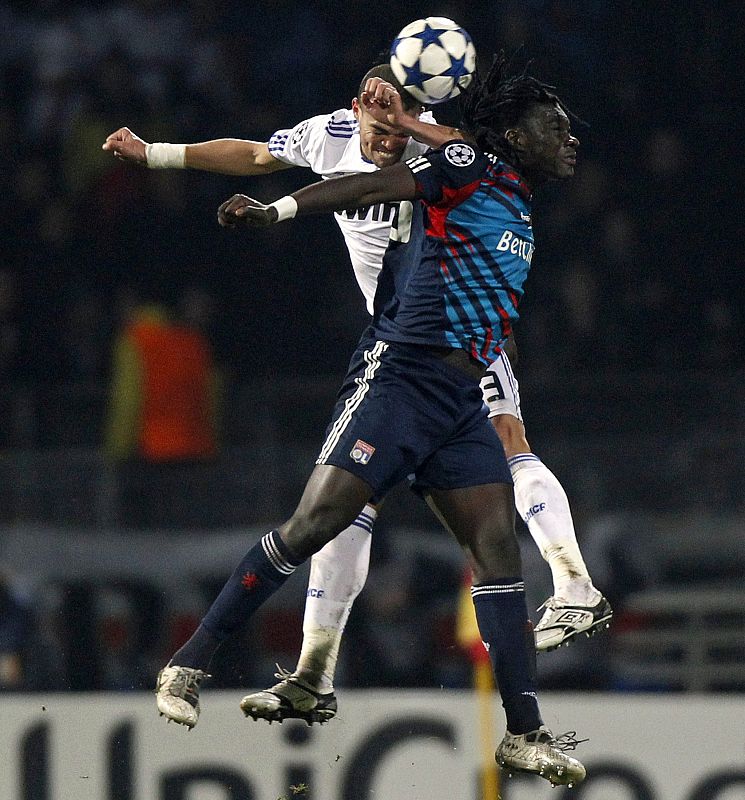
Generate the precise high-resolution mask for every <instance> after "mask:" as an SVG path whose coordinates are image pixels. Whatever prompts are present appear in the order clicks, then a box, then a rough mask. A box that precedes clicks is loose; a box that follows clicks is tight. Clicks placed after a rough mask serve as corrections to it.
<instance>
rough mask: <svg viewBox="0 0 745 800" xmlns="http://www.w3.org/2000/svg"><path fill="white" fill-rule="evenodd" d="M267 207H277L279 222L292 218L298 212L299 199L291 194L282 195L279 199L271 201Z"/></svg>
mask: <svg viewBox="0 0 745 800" xmlns="http://www.w3.org/2000/svg"><path fill="white" fill-rule="evenodd" d="M267 207H268V208H276V209H277V222H282V220H285V219H292V218H293V217H294V216H295V214H297V200H295V198H294V197H292V195H289V194H286V195H285V196H284V197H280V198H279V200H275V201H274V202H273V203H269V205H268V206H267Z"/></svg>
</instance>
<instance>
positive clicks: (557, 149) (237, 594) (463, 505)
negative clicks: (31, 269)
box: [158, 58, 585, 784]
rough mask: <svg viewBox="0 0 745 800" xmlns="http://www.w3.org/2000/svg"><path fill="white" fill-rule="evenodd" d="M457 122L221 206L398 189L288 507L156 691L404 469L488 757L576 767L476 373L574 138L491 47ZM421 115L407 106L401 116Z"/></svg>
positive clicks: (557, 775) (518, 286) (302, 210)
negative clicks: (487, 731) (453, 608)
mask: <svg viewBox="0 0 745 800" xmlns="http://www.w3.org/2000/svg"><path fill="white" fill-rule="evenodd" d="M386 91H388V90H387V89H385V88H384V89H382V90H381V94H380V95H378V96H376V97H373V98H369V99H370V102H371V111H373V112H374V109H373V108H372V105H374V104H375V102H376V101H377V102H378V104H379V105H380V106H381V108H382V107H383V106H384V103H385V101H386V98H385V92H386ZM464 122H465V126H464V127H465V131H466V132H467V134H468V139H460V140H454V141H451V142H449V143H447V144H446V145H444V146H443V147H442V148H440V149H439V150H437V151H434V152H432V153H429V154H426V155H420V156H416V157H414V158H412V159H409V160H408V161H407V162H406V163H400V164H396V165H393V166H391V167H389V168H387V169H385V170H381V171H379V172H376V173H372V174H369V175H355V176H350V177H347V178H341V179H339V180H334V181H326V182H323V183H320V184H314V185H312V186H310V187H306V188H305V189H301V190H299V191H298V192H295V193H294V194H293V195H290V196H286V197H283V198H280V199H279V200H278V201H276V202H274V203H272V204H270V205H268V206H265V205H263V204H260V203H257V202H256V201H254V200H252V199H251V198H247V197H245V196H243V195H239V196H236V197H234V198H232V199H231V200H229V201H227V202H226V203H224V204H223V205H222V206H221V207H220V210H219V219H220V222H221V223H222V224H223V225H228V226H230V225H235V224H238V223H239V222H240V223H248V224H251V225H267V224H274V223H277V222H281V221H283V220H285V219H289V218H292V217H294V216H296V215H297V214H308V213H315V212H323V211H332V210H335V209H341V208H354V207H360V206H367V205H374V204H376V203H385V202H391V201H394V200H399V201H408V202H404V203H402V205H401V208H400V211H399V216H398V223H397V225H396V226H395V229H394V232H393V236H392V238H393V239H394V242H395V243H394V244H393V245H392V246H391V248H390V249H389V251H388V253H387V254H386V257H385V259H384V266H383V271H382V273H381V277H380V280H379V282H378V289H377V293H376V297H375V314H374V317H373V322H372V325H371V326H370V327H369V328H368V329H367V330H366V331H365V333H364V334H363V336H362V339H361V341H360V344H359V346H358V349H357V351H356V352H355V354H354V355H353V357H352V360H351V362H350V365H349V370H348V373H347V378H346V380H345V382H344V385H343V386H342V389H341V390H340V393H339V397H338V401H337V405H336V407H335V409H334V413H333V417H332V420H331V423H330V425H329V427H328V429H327V435H326V440H325V442H324V444H323V446H322V448H321V452H320V454H319V456H318V459H317V461H316V466H315V468H314V470H313V472H312V474H311V476H310V478H309V480H308V483H307V485H306V487H305V491H304V493H303V495H302V497H301V499H300V502H299V504H298V507H297V509H296V510H295V512H294V513H293V515H292V516H291V518H290V519H289V520H288V521H287V522H285V523H284V524H283V525H281V526H280V527H279V528H278V529H276V530H273V531H271V532H269V533H268V534H266V536H264V537H263V539H262V540H261V542H260V543H258V544H257V545H255V546H254V547H252V548H251V549H250V550H249V551H248V553H247V554H246V556H245V557H244V558H243V560H242V561H241V563H240V564H239V565H238V566H237V568H236V569H235V571H234V572H233V574H232V575H231V577H230V578H229V579H228V581H227V583H226V584H225V586H224V587H223V589H222V591H221V592H220V594H219V595H218V597H217V598H216V600H215V601H214V603H213V604H212V606H211V607H210V609H209V610H208V612H207V614H206V615H205V617H204V619H203V620H202V623H201V624H200V626H199V627H198V629H197V630H196V632H195V633H194V635H193V636H192V637H191V639H189V641H188V642H187V643H186V644H185V645H184V646H183V647H181V648H180V649H179V650H178V651H177V652H176V653H175V654H174V656H173V657H172V658H171V660H170V662H169V665H168V667H167V668H166V669H168V670H170V671H172V674H173V676H174V680H173V681H171V682H170V684H169V691H168V692H165V691H164V692H162V693H159V696H158V705H159V708H161V710H163V708H164V707H166V706H167V712H168V715H169V717H170V718H172V719H177V716H178V713H179V712H180V711H181V712H183V719H184V721H186V720H187V719H188V715H189V713H190V712H191V711H193V710H195V708H196V706H197V703H198V691H199V685H200V681H201V680H202V679H203V677H204V675H205V674H206V669H207V668H208V665H209V661H210V659H211V657H212V655H213V654H214V652H215V650H216V649H217V648H218V647H219V645H220V644H221V642H223V641H224V640H225V639H226V638H227V637H229V636H230V635H231V634H232V633H234V632H235V631H236V630H237V629H238V628H239V627H241V626H242V625H243V624H244V623H245V621H246V620H247V619H248V617H250V615H251V614H252V613H253V612H254V611H255V610H256V609H257V608H258V607H259V606H260V605H261V604H262V603H263V602H264V600H266V599H267V598H268V597H269V596H271V594H273V593H274V592H275V591H276V590H277V589H278V588H279V587H280V586H281V585H282V584H283V583H284V581H285V580H286V579H287V578H288V577H289V575H291V574H292V572H293V571H294V570H295V569H296V567H297V566H298V565H299V564H300V563H302V562H303V561H304V560H306V559H307V558H309V557H310V556H311V555H312V554H313V553H315V552H318V551H319V550H320V549H321V548H322V547H323V546H324V545H325V544H326V543H327V542H329V541H330V540H332V539H333V538H334V537H335V536H337V535H338V534H339V533H340V532H341V531H342V530H344V528H345V527H346V526H348V525H349V524H350V523H351V522H352V521H353V520H354V519H355V518H356V517H357V515H358V514H359V513H360V511H361V510H362V509H363V508H364V506H365V504H366V503H368V502H369V500H370V499H371V498H372V497H375V496H382V495H384V494H385V493H386V491H387V490H388V489H390V488H391V487H393V486H395V485H396V484H397V483H399V482H401V481H403V480H405V479H406V478H407V477H408V476H410V475H413V476H414V484H413V485H414V488H415V489H416V490H417V491H419V492H420V493H421V494H422V495H423V496H424V497H425V498H426V499H427V501H428V503H429V504H430V505H431V507H432V508H433V510H434V511H435V513H436V514H437V515H438V517H439V518H440V519H441V521H442V522H443V524H444V525H445V526H446V527H447V528H448V529H449V530H450V531H451V532H452V533H453V535H454V536H455V538H456V539H457V541H458V542H459V543H460V545H461V546H462V548H463V550H464V553H465V555H466V557H467V559H468V562H469V565H470V567H471V571H472V574H473V587H472V596H473V600H474V606H475V609H476V616H477V619H478V623H479V629H480V632H481V636H482V639H483V641H484V643H485V645H486V647H487V650H488V651H489V654H490V657H491V660H492V665H493V668H494V673H495V678H496V682H497V686H498V687H499V691H500V695H501V697H502V704H503V707H504V710H505V716H506V720H507V732H506V734H505V736H504V738H503V740H502V742H501V744H500V746H499V748H498V750H497V753H496V758H497V760H498V761H499V763H500V764H502V765H503V766H504V767H506V768H508V769H511V770H519V771H526V772H532V773H536V774H539V775H541V776H542V777H544V778H546V779H547V780H549V781H550V782H551V783H553V784H574V783H577V782H579V781H581V780H582V779H583V778H584V776H585V769H584V767H583V766H582V764H581V763H580V762H579V761H577V760H576V759H574V758H572V757H570V756H568V755H567V754H566V753H565V752H564V748H563V747H562V746H561V744H560V743H559V742H558V741H557V740H556V739H555V738H554V737H553V735H552V734H551V732H550V731H549V730H548V729H547V728H546V727H545V726H544V725H543V720H542V718H541V714H540V710H539V707H538V700H537V696H536V678H535V674H534V668H533V652H534V647H533V641H532V635H530V636H528V635H526V634H529V633H530V632H531V626H530V623H529V618H528V614H527V609H526V606H525V597H524V584H523V580H522V574H521V564H520V552H519V547H518V544H517V539H516V536H515V530H514V500H513V494H512V479H511V475H510V470H509V467H508V464H507V461H506V458H505V454H504V449H503V447H502V445H501V443H500V441H499V438H498V436H497V434H496V432H495V430H494V428H493V427H492V426H491V425H490V424H489V421H488V419H487V413H486V409H485V406H484V404H483V401H482V395H481V391H480V387H479V383H480V380H481V379H482V377H483V374H484V371H485V369H486V367H487V366H488V365H489V364H490V363H492V362H493V361H494V359H495V357H496V356H498V355H499V353H500V351H501V347H502V346H503V344H504V342H505V341H506V339H507V338H508V336H509V335H510V333H511V330H512V325H513V323H514V321H515V320H516V319H517V306H518V303H519V300H520V297H521V295H522V287H523V284H524V281H525V278H526V276H527V274H528V270H529V268H530V262H531V259H532V255H533V234H532V227H531V197H532V191H533V189H534V188H535V187H537V186H539V185H541V184H542V183H544V182H545V181H547V180H551V179H562V178H568V177H570V176H571V175H572V174H573V173H574V166H575V163H576V149H577V146H578V141H577V139H576V138H575V137H574V136H573V135H572V133H571V131H570V125H569V119H568V117H567V114H566V112H565V110H564V107H563V105H562V103H561V102H560V100H559V99H558V98H557V97H556V95H554V94H553V93H552V91H551V90H550V88H549V87H547V86H546V85H544V84H542V83H541V82H539V81H538V80H537V79H535V78H533V77H531V76H530V75H528V74H526V73H523V74H520V75H516V76H512V77H507V76H506V75H505V63H504V59H501V58H500V59H497V60H495V62H494V64H493V66H492V68H491V70H490V71H489V73H488V75H487V76H486V78H485V80H483V81H477V84H476V86H475V87H474V89H473V90H471V91H470V92H469V95H468V98H467V100H466V103H465V105H464ZM419 124H421V123H419V122H417V121H416V120H412V121H411V123H408V127H407V130H409V131H410V132H412V133H415V132H416V127H417V125H419ZM176 677H178V686H177V685H176V683H177V682H176V680H175V678H176ZM161 694H162V696H161ZM182 706H183V708H181V707H182Z"/></svg>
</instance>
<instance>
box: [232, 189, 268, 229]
mask: <svg viewBox="0 0 745 800" xmlns="http://www.w3.org/2000/svg"><path fill="white" fill-rule="evenodd" d="M277 216H278V215H277V209H276V208H274V207H273V206H266V205H264V204H263V203H260V202H259V201H258V200H254V199H253V198H252V197H248V196H247V195H245V194H234V195H233V196H232V197H231V198H230V200H226V201H225V202H224V203H222V204H221V205H220V208H218V209H217V221H218V222H219V223H220V225H222V227H223V228H234V227H235V226H236V225H249V226H250V227H252V228H265V227H266V226H267V225H273V224H274V223H275V222H276V221H277Z"/></svg>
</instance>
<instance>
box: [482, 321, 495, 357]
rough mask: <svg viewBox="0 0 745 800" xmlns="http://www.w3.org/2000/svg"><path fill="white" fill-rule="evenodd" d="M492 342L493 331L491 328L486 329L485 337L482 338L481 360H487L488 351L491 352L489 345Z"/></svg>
mask: <svg viewBox="0 0 745 800" xmlns="http://www.w3.org/2000/svg"><path fill="white" fill-rule="evenodd" d="M493 341H494V331H493V330H492V328H491V327H488V328H487V329H486V336H485V337H484V347H483V348H482V350H481V358H482V359H483V358H489V351H490V350H491V344H492V342H493Z"/></svg>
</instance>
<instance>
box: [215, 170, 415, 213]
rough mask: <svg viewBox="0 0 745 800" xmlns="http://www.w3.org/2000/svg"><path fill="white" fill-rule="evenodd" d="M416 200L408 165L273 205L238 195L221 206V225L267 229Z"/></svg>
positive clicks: (330, 183) (316, 187)
mask: <svg viewBox="0 0 745 800" xmlns="http://www.w3.org/2000/svg"><path fill="white" fill-rule="evenodd" d="M415 197H416V183H415V181H414V176H413V174H412V172H411V170H410V169H409V167H408V166H407V165H406V164H395V165H394V166H392V167H386V168H385V169H381V170H379V171H378V172H370V173H366V174H364V175H348V176H346V177H344V178H333V179H331V180H326V181H319V182H318V183H312V184H311V185H310V186H305V187H303V188H302V189H298V191H296V192H294V193H293V194H291V195H286V196H285V197H281V198H280V199H279V200H275V201H274V202H273V203H270V204H269V205H264V204H263V203H259V202H258V201H257V200H254V199H253V198H251V197H247V196H246V195H244V194H236V195H233V197H231V198H230V199H229V200H226V201H225V202H224V203H223V204H222V205H221V206H220V208H219V209H218V211H217V221H218V222H219V223H220V225H222V226H223V227H224V228H232V227H235V226H236V225H239V224H245V225H250V226H251V227H264V226H266V225H273V224H274V223H276V222H282V221H283V220H285V219H292V218H293V217H295V216H297V215H299V214H320V213H323V212H328V211H340V210H342V209H345V208H360V207H362V206H369V205H375V204H376V203H390V202H393V201H395V200H413V199H414V198H415Z"/></svg>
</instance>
